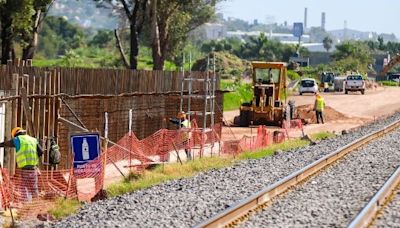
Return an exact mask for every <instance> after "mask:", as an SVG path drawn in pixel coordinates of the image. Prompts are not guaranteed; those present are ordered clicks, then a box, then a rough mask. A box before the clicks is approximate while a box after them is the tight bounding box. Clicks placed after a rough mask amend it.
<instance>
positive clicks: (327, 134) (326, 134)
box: [310, 131, 336, 141]
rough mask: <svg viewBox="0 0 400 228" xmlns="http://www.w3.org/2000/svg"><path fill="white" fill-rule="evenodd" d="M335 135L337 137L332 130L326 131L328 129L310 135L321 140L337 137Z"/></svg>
mask: <svg viewBox="0 0 400 228" xmlns="http://www.w3.org/2000/svg"><path fill="white" fill-rule="evenodd" d="M335 137H336V135H335V134H333V133H331V132H326V131H324V132H319V133H315V134H312V135H310V138H311V139H312V140H313V141H321V140H324V139H331V138H335Z"/></svg>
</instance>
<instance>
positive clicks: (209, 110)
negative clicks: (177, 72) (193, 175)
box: [180, 54, 217, 157]
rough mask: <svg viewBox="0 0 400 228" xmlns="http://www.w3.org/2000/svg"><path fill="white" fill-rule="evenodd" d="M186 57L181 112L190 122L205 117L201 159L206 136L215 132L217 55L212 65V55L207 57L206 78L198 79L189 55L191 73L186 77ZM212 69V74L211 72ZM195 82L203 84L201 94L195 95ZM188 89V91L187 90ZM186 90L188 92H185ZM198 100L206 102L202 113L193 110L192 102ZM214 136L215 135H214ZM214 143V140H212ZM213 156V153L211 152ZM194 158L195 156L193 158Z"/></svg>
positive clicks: (202, 128) (183, 70)
mask: <svg viewBox="0 0 400 228" xmlns="http://www.w3.org/2000/svg"><path fill="white" fill-rule="evenodd" d="M184 66H185V56H183V66H182V70H181V71H182V82H181V83H182V84H181V100H180V111H181V112H182V111H183V112H185V113H186V115H187V116H188V120H189V122H190V121H191V120H192V119H193V117H194V116H195V117H197V116H202V117H203V123H202V127H201V128H200V129H199V130H201V140H202V142H201V143H200V145H201V146H200V148H199V149H200V153H199V154H200V157H201V156H202V155H203V151H204V147H203V145H204V140H205V135H206V134H207V133H209V132H213V126H214V121H215V119H214V115H215V98H216V95H215V90H216V80H217V79H216V72H215V55H213V58H212V64H210V55H208V57H207V68H206V71H207V74H206V76H205V78H196V77H193V74H192V70H191V68H192V55H191V54H189V73H188V75H186V73H185V69H184ZM210 69H212V73H211V70H210ZM193 82H199V83H203V91H202V92H201V93H195V92H194V91H193ZM186 88H187V89H186ZM185 89H186V90H185ZM194 99H197V100H203V102H204V107H203V110H202V111H193V110H192V109H191V103H192V100H194ZM185 101H186V104H187V106H186V108H187V109H186V110H184V104H185ZM208 117H210V125H207V119H208ZM212 135H214V134H212ZM212 142H214V138H213V140H212ZM213 146H214V143H212V147H213ZM211 155H212V152H211ZM192 157H194V156H192Z"/></svg>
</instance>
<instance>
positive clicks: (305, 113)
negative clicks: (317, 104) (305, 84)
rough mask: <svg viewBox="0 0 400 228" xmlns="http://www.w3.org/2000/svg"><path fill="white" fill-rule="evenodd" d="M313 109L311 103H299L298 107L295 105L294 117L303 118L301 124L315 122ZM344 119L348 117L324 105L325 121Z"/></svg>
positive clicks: (315, 117)
mask: <svg viewBox="0 0 400 228" xmlns="http://www.w3.org/2000/svg"><path fill="white" fill-rule="evenodd" d="M313 109H314V105H312V104H308V105H301V106H299V107H296V118H298V119H302V120H304V121H303V124H311V123H314V124H315V123H317V116H316V115H315V111H314V110H313ZM345 119H349V117H347V116H346V115H344V114H343V113H340V112H338V111H336V110H335V109H333V108H332V107H330V106H327V107H325V110H324V121H325V122H329V121H337V120H345Z"/></svg>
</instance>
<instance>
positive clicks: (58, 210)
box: [49, 198, 81, 219]
mask: <svg viewBox="0 0 400 228" xmlns="http://www.w3.org/2000/svg"><path fill="white" fill-rule="evenodd" d="M80 207H81V203H80V202H79V201H78V200H75V199H64V198H59V199H57V200H56V202H55V205H54V207H53V208H51V209H50V210H49V213H50V214H51V215H53V216H54V217H55V218H57V219H60V218H64V217H67V216H69V215H71V214H74V213H76V211H77V210H78V209H79V208H80Z"/></svg>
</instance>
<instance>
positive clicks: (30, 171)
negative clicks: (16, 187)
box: [0, 127, 43, 201]
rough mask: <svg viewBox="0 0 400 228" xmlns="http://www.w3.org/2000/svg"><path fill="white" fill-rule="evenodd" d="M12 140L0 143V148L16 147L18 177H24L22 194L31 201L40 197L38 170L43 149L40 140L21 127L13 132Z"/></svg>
mask: <svg viewBox="0 0 400 228" xmlns="http://www.w3.org/2000/svg"><path fill="white" fill-rule="evenodd" d="M11 136H12V139H11V140H9V141H5V142H2V143H0V147H14V148H15V153H16V162H17V170H16V175H17V176H18V175H20V176H22V181H21V185H22V186H21V188H20V189H21V194H23V195H24V197H25V200H27V201H31V199H32V198H34V197H37V196H38V195H39V189H38V174H40V171H39V169H38V164H39V157H40V156H41V155H42V154H43V150H42V147H41V146H40V145H39V143H38V140H37V139H35V138H33V137H31V136H29V135H27V134H26V131H25V130H24V129H22V128H20V127H15V128H14V129H12V131H11Z"/></svg>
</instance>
